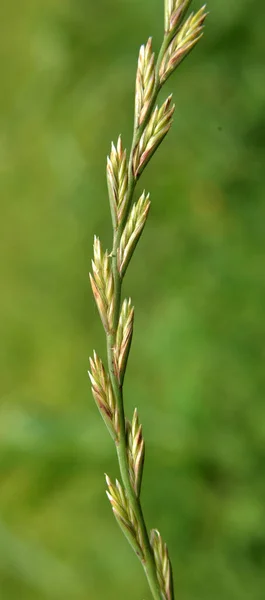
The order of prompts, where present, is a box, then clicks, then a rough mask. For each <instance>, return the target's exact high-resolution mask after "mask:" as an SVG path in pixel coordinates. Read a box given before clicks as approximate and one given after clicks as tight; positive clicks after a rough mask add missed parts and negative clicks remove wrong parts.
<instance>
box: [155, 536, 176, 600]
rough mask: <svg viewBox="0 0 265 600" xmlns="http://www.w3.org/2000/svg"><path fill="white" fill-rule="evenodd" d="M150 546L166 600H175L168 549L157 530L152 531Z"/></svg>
mask: <svg viewBox="0 0 265 600" xmlns="http://www.w3.org/2000/svg"><path fill="white" fill-rule="evenodd" d="M150 544H151V547H152V549H153V552H154V557H155V563H156V572H157V578H158V582H159V585H160V588H161V591H162V593H163V596H164V598H165V600H173V598H174V592H173V578H172V568H171V563H170V559H169V555H168V549H167V545H166V544H165V542H163V540H162V537H161V535H160V533H159V531H157V529H152V531H151V534H150Z"/></svg>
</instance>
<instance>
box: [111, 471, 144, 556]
mask: <svg viewBox="0 0 265 600" xmlns="http://www.w3.org/2000/svg"><path fill="white" fill-rule="evenodd" d="M105 477H106V483H107V486H108V489H107V490H106V494H107V496H108V499H109V501H110V503H111V506H112V510H113V513H114V516H115V518H116V520H117V522H118V524H119V526H120V528H121V530H122V531H123V533H124V535H125V536H126V538H127V539H128V541H129V543H130V544H131V546H132V548H133V549H134V551H135V552H136V554H137V556H138V557H139V559H140V560H141V561H143V560H144V550H143V541H142V537H141V533H140V529H139V525H138V523H137V519H136V516H135V514H134V511H133V509H132V508H131V507H130V503H129V500H128V498H127V496H126V492H125V490H124V488H123V487H122V485H121V484H120V483H119V481H118V480H117V479H116V482H115V483H112V481H111V479H110V478H109V477H108V475H106V476H105Z"/></svg>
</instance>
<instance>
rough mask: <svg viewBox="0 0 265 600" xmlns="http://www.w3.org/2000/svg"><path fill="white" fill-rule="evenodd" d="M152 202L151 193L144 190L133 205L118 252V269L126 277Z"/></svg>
mask: <svg viewBox="0 0 265 600" xmlns="http://www.w3.org/2000/svg"><path fill="white" fill-rule="evenodd" d="M150 204H151V202H150V200H149V194H146V193H145V192H143V193H142V195H141V197H140V198H139V200H138V201H137V202H136V203H135V204H133V206H132V209H131V212H130V214H129V217H128V219H127V223H126V225H125V228H124V230H123V234H122V236H121V241H120V246H119V248H118V254H117V259H118V269H119V272H120V275H121V277H124V275H125V272H126V270H127V267H128V264H129V262H130V260H131V258H132V255H133V253H134V250H135V248H136V246H137V243H138V241H139V239H140V237H141V234H142V231H143V229H144V226H145V223H146V220H147V217H148V213H149V209H150Z"/></svg>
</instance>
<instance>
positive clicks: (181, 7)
mask: <svg viewBox="0 0 265 600" xmlns="http://www.w3.org/2000/svg"><path fill="white" fill-rule="evenodd" d="M191 1H192V0H166V3H165V32H166V34H169V33H172V34H174V32H175V31H176V29H177V28H178V27H179V26H180V24H181V21H182V20H183V19H184V16H185V14H186V12H187V10H188V8H189V6H190V4H191Z"/></svg>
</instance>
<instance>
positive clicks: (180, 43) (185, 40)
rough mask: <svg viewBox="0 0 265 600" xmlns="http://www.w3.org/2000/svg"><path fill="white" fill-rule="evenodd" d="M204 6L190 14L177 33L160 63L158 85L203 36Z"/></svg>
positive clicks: (205, 14)
mask: <svg viewBox="0 0 265 600" xmlns="http://www.w3.org/2000/svg"><path fill="white" fill-rule="evenodd" d="M205 7H206V5H204V6H203V7H202V8H200V10H198V12H197V13H195V14H193V13H192V14H191V15H190V16H189V17H188V19H187V20H186V21H185V23H184V24H183V25H182V26H181V27H180V29H179V30H178V31H177V33H176V35H175V37H174V38H173V40H172V42H171V43H170V45H169V47H168V49H167V50H166V52H165V55H164V57H163V60H162V62H161V66H160V70H159V75H160V83H161V84H162V83H164V82H165V81H166V79H167V78H168V77H169V75H171V73H173V71H174V70H175V68H176V67H177V66H178V65H179V63H180V62H181V61H182V60H183V59H184V58H185V56H187V54H188V53H189V52H190V51H191V50H192V48H193V47H194V46H195V45H196V44H197V42H198V41H199V39H200V38H201V37H202V35H203V24H204V21H205V18H206V16H207V13H206V12H205Z"/></svg>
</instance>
